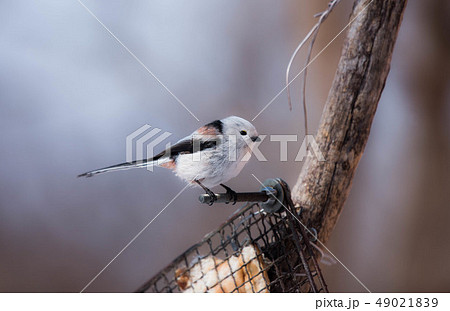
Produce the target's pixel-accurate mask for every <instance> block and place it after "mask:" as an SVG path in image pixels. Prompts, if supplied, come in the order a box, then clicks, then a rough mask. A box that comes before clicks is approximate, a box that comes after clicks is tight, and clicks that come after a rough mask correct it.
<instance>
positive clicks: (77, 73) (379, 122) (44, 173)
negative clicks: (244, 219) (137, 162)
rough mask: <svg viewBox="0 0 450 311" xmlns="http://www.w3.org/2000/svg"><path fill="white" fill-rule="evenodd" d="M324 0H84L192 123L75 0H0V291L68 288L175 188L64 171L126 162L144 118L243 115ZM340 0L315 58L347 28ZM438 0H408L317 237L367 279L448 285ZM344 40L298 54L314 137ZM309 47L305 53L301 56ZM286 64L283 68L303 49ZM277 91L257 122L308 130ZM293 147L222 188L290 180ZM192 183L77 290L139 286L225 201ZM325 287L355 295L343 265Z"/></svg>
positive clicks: (449, 184) (160, 174) (449, 149)
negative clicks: (344, 198)
mask: <svg viewBox="0 0 450 311" xmlns="http://www.w3.org/2000/svg"><path fill="white" fill-rule="evenodd" d="M327 2H328V1H326V0H321V1H293V0H292V1H286V0H284V1H278V2H273V1H256V0H252V1H245V2H242V1H234V0H233V1H206V0H204V1H197V0H196V1H189V2H182V1H171V2H167V1H162V0H161V1H142V0H139V1H138V0H135V1H93V0H85V1H84V3H85V4H86V6H87V7H89V8H90V9H91V10H92V11H93V12H94V13H95V14H97V16H98V18H99V19H100V20H101V21H102V22H103V23H105V24H106V25H107V26H108V27H109V29H110V30H111V31H112V32H113V33H114V34H115V35H116V36H117V37H118V38H120V39H121V40H122V42H123V43H124V44H125V45H126V46H127V47H128V48H129V49H130V50H131V51H133V52H134V53H135V54H136V55H137V57H139V58H140V59H141V60H142V62H143V63H144V64H146V65H147V67H148V68H149V69H150V70H152V71H153V72H154V74H155V75H156V76H157V77H158V78H159V79H161V81H163V82H164V83H165V84H166V85H167V86H168V88H169V89H170V90H171V91H172V92H174V93H175V94H176V95H177V96H178V97H179V98H180V99H181V100H182V101H183V102H184V103H185V104H186V106H188V107H189V108H190V109H191V110H192V112H193V113H194V114H195V115H196V116H197V117H198V118H199V119H200V123H198V122H197V121H196V120H195V119H194V118H193V117H192V116H190V115H189V114H188V113H187V112H186V111H185V110H184V109H183V108H182V107H181V106H180V105H179V104H178V103H177V102H176V101H175V100H174V99H173V98H172V97H171V96H170V95H169V94H168V93H167V92H166V91H165V90H164V89H163V88H162V87H161V86H160V85H159V84H158V83H157V82H156V81H155V79H154V78H153V77H151V76H150V75H149V74H148V73H147V72H146V71H145V70H144V69H143V68H142V67H141V66H140V65H139V64H138V63H137V62H136V61H135V60H134V59H133V58H132V57H131V56H130V55H129V54H128V53H127V52H126V51H125V50H124V49H123V48H122V47H121V46H120V45H119V44H118V43H117V42H116V41H115V40H114V39H113V38H111V36H110V35H109V34H108V33H107V32H106V31H105V30H104V29H103V28H102V27H101V26H100V25H99V23H98V22H97V21H96V20H95V19H94V18H93V17H92V16H90V15H89V14H88V12H87V11H86V10H85V9H84V8H83V7H82V6H81V5H80V4H79V3H78V2H77V1H64V2H60V1H58V2H57V1H50V0H47V1H39V2H34V1H2V2H0V68H1V79H0V128H1V132H0V133H1V134H0V143H1V147H2V152H1V161H0V291H2V292H76V291H80V290H81V289H82V288H83V287H84V286H85V285H86V284H87V283H88V282H89V281H90V280H91V279H92V278H93V277H94V276H95V275H96V274H97V273H98V272H99V271H100V270H101V269H102V268H103V267H104V266H105V265H106V264H107V263H108V262H109V261H110V260H111V259H112V258H113V257H114V256H115V255H116V254H117V253H118V252H119V251H120V250H121V249H122V248H123V247H124V246H125V245H126V244H127V243H128V242H129V241H130V240H131V239H132V238H133V237H134V236H135V235H136V234H137V233H138V232H139V231H140V230H141V229H142V228H143V227H144V226H145V225H146V224H147V223H148V222H149V221H150V220H151V219H152V218H153V217H154V216H156V214H157V213H158V212H159V211H160V210H161V209H162V208H163V207H164V206H165V205H166V204H167V203H168V202H169V201H170V200H171V199H172V198H173V197H174V196H175V195H176V194H177V193H178V192H179V191H180V190H181V189H182V188H183V186H184V183H183V182H182V181H180V180H178V178H176V177H175V176H174V175H173V174H171V173H170V172H168V171H165V170H163V169H157V170H156V171H155V172H153V173H151V172H147V171H146V170H131V171H126V172H118V173H114V174H106V175H101V176H98V177H95V178H92V179H77V178H75V176H76V175H78V174H79V173H82V172H84V171H87V170H90V169H95V168H99V167H103V166H107V165H111V164H115V163H119V162H123V161H124V160H125V137H126V136H127V135H128V134H130V133H132V132H133V131H134V130H136V129H137V128H139V127H140V126H142V125H144V124H150V125H152V126H155V127H159V128H161V129H163V130H165V131H169V132H172V133H174V134H173V136H172V137H171V140H172V141H175V140H177V139H179V138H181V137H183V136H185V135H186V134H188V133H190V132H192V131H193V130H194V129H196V128H197V127H198V126H199V125H200V124H204V123H206V122H209V121H212V120H214V119H218V118H223V117H225V116H228V115H239V116H241V117H244V118H247V119H252V118H253V117H254V116H255V115H256V114H257V113H258V112H259V111H260V109H262V108H263V107H264V106H265V105H266V104H267V103H268V102H269V101H270V100H271V99H272V98H273V97H274V96H275V95H276V94H277V93H278V92H279V91H280V90H281V89H282V88H283V87H284V84H283V83H284V82H283V81H284V73H285V68H286V65H287V62H288V60H289V58H290V55H291V53H292V51H293V50H294V49H295V47H296V45H297V44H298V42H299V41H300V40H301V39H302V38H303V36H304V35H305V34H306V33H307V32H308V31H309V29H310V27H311V26H312V25H313V23H314V22H315V19H314V18H313V17H312V16H313V14H315V13H317V12H319V11H322V10H323V9H324V8H325V7H326V5H327ZM351 5H352V1H350V0H342V3H341V4H340V5H339V6H338V7H337V8H336V9H335V11H334V12H333V14H332V15H331V16H330V17H329V19H328V20H327V22H326V23H325V24H324V25H323V27H322V30H321V32H320V34H319V38H318V41H317V43H316V48H315V50H314V52H313V55H315V53H317V52H318V51H319V50H320V49H322V47H323V46H325V45H326V44H327V43H328V42H329V41H330V40H331V39H332V38H333V37H334V36H335V35H336V34H337V33H338V32H339V31H340V30H341V29H342V28H343V27H344V26H345V25H346V23H347V21H348V16H349V13H350V10H351ZM449 10H450V8H449V2H448V1H444V0H441V1H438V0H433V1H418V0H410V1H409V3H408V6H407V9H406V12H405V16H404V21H403V25H402V27H401V29H400V33H399V37H398V42H397V45H396V48H395V52H394V58H393V60H392V64H391V73H390V75H389V77H388V80H387V83H386V88H385V90H384V93H383V95H382V98H381V101H380V104H379V108H378V112H377V115H376V117H375V121H374V124H373V128H372V132H371V137H370V139H369V142H368V145H367V147H366V151H365V154H364V156H363V158H362V160H361V163H360V166H359V168H358V170H357V174H356V177H355V179H354V182H353V189H352V191H351V193H350V197H349V199H348V202H347V204H346V207H345V209H344V212H343V214H342V215H341V218H340V221H339V222H338V225H337V227H336V229H335V231H334V233H333V235H332V238H331V240H330V242H329V243H328V247H329V248H330V250H332V251H333V252H334V253H335V255H336V256H337V257H338V258H339V259H340V260H341V261H342V262H343V263H344V264H345V265H346V266H347V267H348V268H349V269H350V270H351V271H352V272H353V273H354V274H355V275H356V276H357V277H358V278H359V279H360V280H361V281H362V282H363V283H364V284H365V285H366V286H367V287H368V288H369V289H370V290H372V291H378V292H391V291H402V292H408V291H450V265H449V264H448V263H449V262H450V242H449V238H448V237H449V236H450V226H449V225H448V221H449V220H450V204H449V202H450V194H449V193H450V165H449V158H450V126H449V124H450V122H449V121H450V105H449V102H450V92H449V90H450V87H449V79H450V65H449V61H448V57H449V55H450V37H449V36H448V34H449V33H450V26H449V20H450V19H449V18H448V17H449V16H450V11H449ZM342 40H343V36H341V37H339V38H338V39H337V40H335V42H333V43H332V44H331V45H330V47H329V48H328V49H327V50H325V52H324V53H323V54H322V55H321V56H320V57H319V58H318V59H317V60H316V61H315V62H314V63H313V64H312V65H311V66H310V68H309V79H308V91H307V98H308V105H309V107H310V108H309V109H310V115H309V124H310V126H311V129H310V131H311V132H312V133H314V132H315V130H316V128H317V125H318V122H319V118H320V114H321V110H322V107H323V104H324V102H325V99H326V97H327V94H328V89H329V87H330V85H331V81H332V78H333V75H334V72H335V69H336V65H337V61H338V59H339V56H340V49H341V44H342ZM302 55H303V56H304V55H305V54H304V53H303V54H302ZM302 55H300V57H299V58H298V60H297V61H296V63H295V64H294V69H293V71H292V73H293V74H296V73H297V72H298V71H299V70H300V69H301V68H302V65H303V63H304V57H302ZM300 82H301V80H300V79H298V80H296V82H294V83H293V87H292V91H293V95H294V110H293V112H289V110H288V106H287V97H286V94H285V93H283V94H282V95H281V96H280V97H279V98H277V99H276V100H275V101H274V102H273V104H272V105H271V106H270V107H269V108H268V109H267V110H266V111H265V112H263V113H262V114H261V115H260V116H259V117H258V118H257V119H256V120H255V122H254V124H255V126H256V127H257V129H258V130H259V132H260V133H261V134H299V135H304V132H303V119H302V118H303V117H302V113H301V111H302V110H301V109H300V104H299V100H300V89H301V83H300ZM300 143H301V142H298V143H290V144H289V159H288V161H287V162H280V161H279V149H278V148H279V143H277V142H270V141H268V140H267V141H265V142H264V143H263V144H262V147H261V150H262V151H263V153H264V154H265V156H266V157H267V159H268V161H267V162H258V161H256V160H255V159H252V160H251V161H250V163H249V164H248V165H247V166H246V167H245V169H244V170H243V172H242V173H241V174H240V176H239V177H238V178H236V179H233V180H232V181H230V182H229V186H231V187H232V188H234V189H236V190H240V191H252V190H256V189H259V186H258V183H257V181H256V180H254V178H253V177H252V176H251V173H253V174H255V175H256V176H257V177H258V178H259V179H265V178H271V177H282V178H284V179H285V180H286V181H288V182H289V183H290V184H291V186H293V183H294V182H295V180H296V178H297V175H298V172H299V171H300V168H301V163H295V162H294V161H293V160H294V158H295V155H296V153H297V151H298V148H299V147H300ZM201 192H202V191H201V190H200V189H197V188H189V189H188V190H186V191H185V192H184V193H183V194H182V195H181V196H180V197H179V198H178V199H177V200H175V201H174V202H173V203H172V204H171V205H170V206H169V207H168V208H167V210H165V211H164V212H163V213H162V214H161V215H160V216H159V217H158V218H157V220H155V222H154V223H153V224H151V225H150V226H149V227H148V229H147V230H146V231H144V233H143V234H142V235H141V236H140V237H139V238H138V239H137V240H136V241H135V242H134V243H133V244H131V246H130V247H129V248H128V249H126V250H125V251H124V252H123V253H122V254H121V255H120V256H119V257H118V258H117V259H116V260H115V261H114V262H113V263H112V264H111V265H110V266H109V267H108V268H107V269H106V270H105V271H104V273H103V274H102V275H101V276H100V277H99V278H98V279H97V280H96V281H95V282H94V283H92V285H91V286H90V287H89V288H88V289H87V291H96V292H111V291H113V292H122V291H125V292H129V291H133V290H135V289H136V288H137V287H138V286H139V285H141V284H142V283H143V282H144V281H146V280H147V279H148V278H150V277H151V276H152V275H153V274H154V273H156V272H157V271H158V270H159V269H161V268H162V267H164V266H165V265H166V264H167V263H168V262H169V261H170V260H171V259H173V258H174V257H175V256H177V255H178V254H180V253H181V252H182V251H184V250H185V249H186V248H187V247H189V246H190V245H191V244H193V243H195V242H196V241H198V240H199V239H200V238H202V237H203V235H205V234H206V233H208V232H209V231H210V230H212V229H214V228H215V227H217V226H218V225H219V224H220V223H222V222H224V221H225V220H226V218H227V216H228V215H230V214H231V213H232V212H233V210H234V208H235V207H232V206H215V207H214V208H210V207H205V206H201V205H200V204H199V203H198V201H197V197H198V195H199V194H200V193H201ZM324 273H325V277H326V280H327V282H328V284H329V288H330V290H331V291H333V292H340V291H342V292H345V291H357V292H359V291H364V290H363V288H362V287H361V286H360V285H359V284H358V283H357V282H356V281H355V280H354V279H353V278H352V277H351V276H350V275H349V274H348V272H347V271H345V269H343V268H342V266H340V265H339V264H336V265H333V266H330V267H324Z"/></svg>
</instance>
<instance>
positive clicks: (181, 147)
mask: <svg viewBox="0 0 450 311" xmlns="http://www.w3.org/2000/svg"><path fill="white" fill-rule="evenodd" d="M218 143H219V141H218V140H196V141H194V140H193V139H192V138H191V139H188V140H183V141H180V142H179V143H177V144H175V145H173V146H172V147H171V148H168V149H166V150H164V151H162V152H160V153H158V154H157V155H155V156H154V157H153V158H149V159H143V160H137V161H132V162H125V163H121V164H117V165H112V166H108V167H104V168H101V169H98V170H94V171H90V172H86V173H84V174H80V175H78V177H92V176H94V175H96V174H100V173H102V172H104V171H105V170H106V171H109V170H110V169H119V168H125V167H130V168H131V167H135V166H140V164H146V163H148V162H152V161H156V160H159V159H161V158H162V157H165V156H168V157H169V158H171V159H174V160H176V158H177V157H178V156H179V155H180V154H186V153H193V152H194V147H196V148H200V150H195V151H196V152H197V151H203V150H206V149H209V148H213V147H215V146H217V145H218Z"/></svg>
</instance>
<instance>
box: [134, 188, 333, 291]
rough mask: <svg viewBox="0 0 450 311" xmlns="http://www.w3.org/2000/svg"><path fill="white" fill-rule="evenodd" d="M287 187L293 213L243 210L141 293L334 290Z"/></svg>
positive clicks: (250, 207)
mask: <svg viewBox="0 0 450 311" xmlns="http://www.w3.org/2000/svg"><path fill="white" fill-rule="evenodd" d="M280 181H281V180H280ZM281 185H282V186H283V188H285V189H284V190H285V193H286V194H287V195H286V197H287V199H285V200H284V202H283V203H284V206H285V207H286V208H287V209H289V211H290V212H289V213H287V212H286V211H285V210H280V212H277V213H266V212H264V210H262V209H261V207H260V205H259V204H257V203H249V204H246V205H244V206H242V207H241V208H240V209H239V210H238V211H236V212H235V213H234V214H233V215H232V216H231V217H230V218H229V219H228V221H226V222H225V223H224V224H222V225H221V226H220V227H219V228H218V229H217V230H215V231H213V232H211V233H209V234H207V235H206V236H205V237H204V238H203V239H202V240H201V241H200V242H198V243H197V244H195V245H193V246H191V247H190V248H189V249H187V250H186V251H185V252H184V253H183V254H181V255H180V256H178V257H177V258H175V259H174V260H173V261H172V262H171V263H170V264H169V265H168V266H166V267H165V268H164V269H162V270H161V271H160V272H159V273H157V274H156V275H155V276H154V277H152V278H151V279H150V280H149V281H147V282H146V283H145V284H143V285H142V286H141V287H140V288H139V289H138V290H137V291H136V292H328V290H327V286H326V284H325V281H324V279H323V277H322V274H321V271H320V268H319V266H318V263H317V261H316V256H317V251H316V250H315V249H314V248H313V247H311V246H310V238H311V240H313V239H314V237H312V236H308V234H307V233H306V231H305V229H304V228H303V226H302V225H301V224H299V222H298V220H299V219H301V212H298V210H296V209H295V208H294V206H293V204H292V200H290V192H289V188H288V186H287V184H286V183H284V182H283V181H281ZM294 215H295V217H294Z"/></svg>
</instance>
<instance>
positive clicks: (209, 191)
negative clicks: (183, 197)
mask: <svg viewBox="0 0 450 311" xmlns="http://www.w3.org/2000/svg"><path fill="white" fill-rule="evenodd" d="M205 192H206V194H207V195H209V196H210V198H211V199H210V201H209V203H208V205H209V206H211V205H213V204H214V202H216V201H217V196H216V195H215V193H214V192H212V191H211V190H209V189H208V188H206V189H205Z"/></svg>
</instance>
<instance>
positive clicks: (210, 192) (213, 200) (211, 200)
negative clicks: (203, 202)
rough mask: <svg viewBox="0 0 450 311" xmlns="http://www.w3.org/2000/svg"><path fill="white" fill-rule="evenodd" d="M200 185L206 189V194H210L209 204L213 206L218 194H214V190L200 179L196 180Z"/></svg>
mask: <svg viewBox="0 0 450 311" xmlns="http://www.w3.org/2000/svg"><path fill="white" fill-rule="evenodd" d="M194 181H195V182H196V183H197V184H198V185H199V186H200V187H202V189H203V190H205V192H206V194H207V195H209V196H210V198H211V199H210V200H209V203H208V205H209V206H211V205H213V204H214V202H216V201H217V196H216V195H215V194H214V192H212V191H211V190H210V189H209V188H207V187H205V186H204V185H203V184H202V183H201V182H200V180H197V179H196V180H194Z"/></svg>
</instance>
